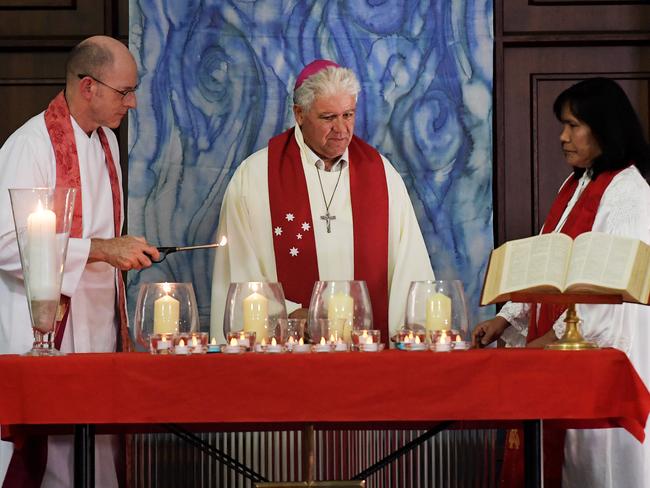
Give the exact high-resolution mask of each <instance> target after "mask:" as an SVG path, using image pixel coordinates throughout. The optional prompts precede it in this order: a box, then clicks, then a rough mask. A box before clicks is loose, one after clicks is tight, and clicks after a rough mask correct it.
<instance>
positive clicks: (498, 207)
mask: <svg viewBox="0 0 650 488" xmlns="http://www.w3.org/2000/svg"><path fill="white" fill-rule="evenodd" d="M591 76H608V77H610V78H613V79H615V80H617V81H618V82H619V83H620V84H621V85H622V86H623V88H624V89H625V90H626V92H627V94H628V96H629V97H630V99H631V101H632V103H633V105H634V107H635V108H636V109H637V112H638V113H639V115H640V118H641V120H642V123H643V124H644V126H645V128H646V133H647V134H648V135H649V136H650V132H649V130H650V129H649V128H650V106H649V103H650V102H649V99H650V93H649V92H650V81H649V80H650V3H648V2H618V1H598V0H596V1H594V0H572V1H562V2H558V1H556V0H530V1H526V0H495V80H494V86H495V90H494V92H495V121H494V137H495V144H494V146H495V157H494V188H495V196H494V221H495V243H496V244H497V245H498V244H501V243H503V242H505V241H507V240H511V239H517V238H520V237H527V236H530V235H533V234H535V233H537V232H538V231H539V229H540V227H541V225H542V223H543V221H544V218H545V216H546V214H547V212H548V210H549V208H550V205H551V202H552V200H553V198H554V197H555V194H556V192H557V190H558V188H559V186H560V184H561V182H562V181H563V180H564V178H565V177H566V176H567V175H568V174H569V173H570V171H571V169H570V167H568V165H567V164H566V162H565V161H564V158H563V156H562V153H561V150H560V145H559V131H560V125H559V123H558V122H557V121H556V119H555V116H554V114H553V112H552V104H553V101H554V100H555V97H556V96H557V95H558V94H559V93H560V92H561V91H562V90H563V89H564V88H566V87H568V86H570V85H572V84H574V83H576V82H577V81H579V80H581V79H584V78H588V77H591Z"/></svg>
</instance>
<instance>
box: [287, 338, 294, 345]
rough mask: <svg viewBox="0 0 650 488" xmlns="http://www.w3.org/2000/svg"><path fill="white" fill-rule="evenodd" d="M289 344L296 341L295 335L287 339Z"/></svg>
mask: <svg viewBox="0 0 650 488" xmlns="http://www.w3.org/2000/svg"><path fill="white" fill-rule="evenodd" d="M287 342H288V343H289V344H293V343H294V342H295V341H294V340H293V336H290V337H289V340H288V341H287Z"/></svg>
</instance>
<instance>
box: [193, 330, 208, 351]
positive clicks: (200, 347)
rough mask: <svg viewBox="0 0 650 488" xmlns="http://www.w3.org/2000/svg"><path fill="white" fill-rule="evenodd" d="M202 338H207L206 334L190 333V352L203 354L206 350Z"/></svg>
mask: <svg viewBox="0 0 650 488" xmlns="http://www.w3.org/2000/svg"><path fill="white" fill-rule="evenodd" d="M204 338H205V339H206V340H207V334H206V335H198V334H192V353H194V354H203V353H204V352H206V348H205V345H204V344H203V342H204Z"/></svg>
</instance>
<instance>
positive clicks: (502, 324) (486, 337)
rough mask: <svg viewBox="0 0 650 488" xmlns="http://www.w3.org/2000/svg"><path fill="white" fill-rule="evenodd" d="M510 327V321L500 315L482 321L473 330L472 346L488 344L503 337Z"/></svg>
mask: <svg viewBox="0 0 650 488" xmlns="http://www.w3.org/2000/svg"><path fill="white" fill-rule="evenodd" d="M508 327H510V323H509V322H508V321H507V320H506V319H504V318H503V317H499V316H496V317H494V318H493V319H490V320H486V321H484V322H481V323H480V324H478V325H477V326H476V327H474V330H473V331H472V347H485V346H487V345H488V344H490V343H491V342H494V341H496V340H497V339H498V338H499V337H501V334H503V331H504V330H506V329H507V328H508Z"/></svg>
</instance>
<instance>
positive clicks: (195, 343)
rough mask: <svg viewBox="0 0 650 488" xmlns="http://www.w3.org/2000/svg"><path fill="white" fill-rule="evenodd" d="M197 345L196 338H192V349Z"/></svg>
mask: <svg viewBox="0 0 650 488" xmlns="http://www.w3.org/2000/svg"><path fill="white" fill-rule="evenodd" d="M198 345H199V341H197V340H196V336H192V347H196V346H198Z"/></svg>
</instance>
